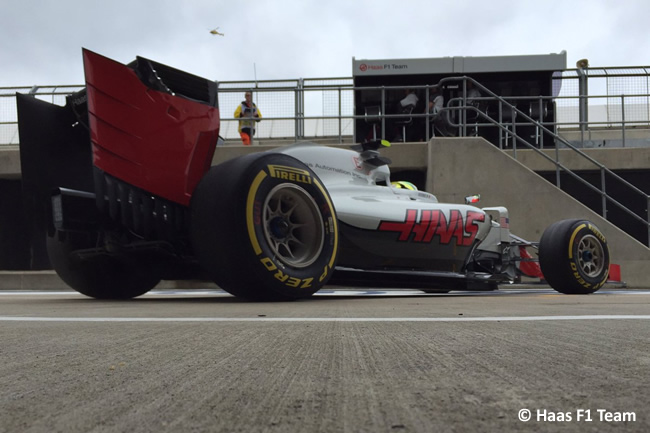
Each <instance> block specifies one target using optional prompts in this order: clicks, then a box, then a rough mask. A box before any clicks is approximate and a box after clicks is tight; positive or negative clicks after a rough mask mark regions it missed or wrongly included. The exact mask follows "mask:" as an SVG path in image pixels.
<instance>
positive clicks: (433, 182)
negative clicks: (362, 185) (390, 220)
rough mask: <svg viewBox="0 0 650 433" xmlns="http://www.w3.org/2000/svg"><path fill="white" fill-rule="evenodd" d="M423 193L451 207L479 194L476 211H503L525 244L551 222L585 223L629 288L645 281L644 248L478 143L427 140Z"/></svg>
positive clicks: (648, 257)
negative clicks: (594, 229)
mask: <svg viewBox="0 0 650 433" xmlns="http://www.w3.org/2000/svg"><path fill="white" fill-rule="evenodd" d="M646 167H647V166H646ZM427 190H429V191H431V192H433V193H434V194H435V195H436V196H437V197H438V199H439V200H440V201H444V202H452V203H462V202H463V200H464V197H465V196H467V195H472V194H481V202H480V206H481V207H489V206H505V207H507V208H508V210H509V212H510V229H511V231H512V233H514V234H516V235H518V236H521V237H523V238H524V239H527V240H530V241H538V240H539V239H540V238H541V236H542V233H543V231H544V229H545V228H546V227H548V226H549V225H550V224H552V223H553V222H555V221H558V220H562V219H567V218H584V219H588V220H590V221H592V222H594V223H595V224H596V225H597V226H598V228H599V229H600V230H601V231H602V232H603V234H604V235H605V236H606V237H607V239H608V243H609V248H610V253H611V260H612V263H616V264H619V265H621V274H622V279H623V280H624V281H625V282H627V283H628V285H629V286H630V287H635V286H636V287H641V286H643V287H646V286H647V285H648V283H649V282H650V278H649V277H648V275H649V274H648V265H649V264H650V249H648V248H647V247H646V246H645V245H643V244H641V243H640V242H638V241H637V240H635V239H634V238H632V237H631V236H629V235H628V234H626V233H625V232H623V231H622V230H620V229H619V228H618V227H616V226H614V225H612V224H610V223H609V222H608V221H606V220H605V219H603V218H602V217H601V216H600V215H598V214H597V213H595V212H593V211H591V210H590V209H588V208H587V207H585V206H584V205H582V204H581V203H580V202H578V201H577V200H576V199H574V198H573V197H571V196H569V195H568V194H566V193H564V192H563V191H561V190H559V189H557V188H556V187H555V186H554V185H552V184H551V183H549V182H547V181H546V180H544V179H543V178H541V177H540V176H538V175H537V174H536V173H535V172H534V171H532V170H531V169H530V168H528V167H526V166H525V165H524V164H522V163H521V162H520V161H517V160H514V159H513V158H512V157H510V156H509V155H508V154H506V153H504V152H502V151H500V150H499V149H497V148H496V147H494V146H493V145H491V144H490V143H488V142H487V141H485V140H483V139H482V138H456V139H433V140H431V142H430V143H429V172H428V175H427Z"/></svg>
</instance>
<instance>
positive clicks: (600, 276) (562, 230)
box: [539, 219, 609, 294]
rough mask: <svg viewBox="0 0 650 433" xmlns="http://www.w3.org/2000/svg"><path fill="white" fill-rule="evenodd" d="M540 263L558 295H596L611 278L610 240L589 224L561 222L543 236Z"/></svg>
mask: <svg viewBox="0 0 650 433" xmlns="http://www.w3.org/2000/svg"><path fill="white" fill-rule="evenodd" d="M539 264H540V267H541V269H542V274H544V278H545V279H546V281H547V282H548V283H549V284H550V286H551V287H553V288H554V289H555V290H557V291H558V292H560V293H566V294H589V293H594V292H596V291H597V290H598V289H600V288H601V287H602V286H603V285H604V284H605V283H606V282H607V277H608V276H609V248H608V246H607V239H606V238H605V236H604V235H603V234H602V232H601V231H600V230H599V229H598V227H596V226H595V225H594V224H593V223H591V222H589V221H586V220H579V219H570V220H563V221H558V222H556V223H554V224H552V225H550V226H549V227H548V228H547V229H546V230H545V231H544V234H543V235H542V238H541V240H540V243H539Z"/></svg>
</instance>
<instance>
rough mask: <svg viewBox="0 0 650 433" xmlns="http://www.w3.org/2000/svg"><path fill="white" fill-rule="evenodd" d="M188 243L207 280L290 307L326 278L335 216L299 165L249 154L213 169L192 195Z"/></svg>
mask: <svg viewBox="0 0 650 433" xmlns="http://www.w3.org/2000/svg"><path fill="white" fill-rule="evenodd" d="M191 212H192V214H191V223H190V240H191V243H192V248H193V249H194V253H195V255H196V258H197V259H198V261H199V263H200V264H201V266H202V268H203V269H204V270H205V271H206V272H207V273H208V276H209V277H210V278H211V279H212V280H214V282H215V283H216V284H217V285H219V286H220V287H221V288H222V289H224V290H226V291H227V292H229V293H231V294H233V295H235V296H239V297H242V298H247V299H252V300H265V301H280V300H295V299H300V298H305V297H308V296H311V295H312V294H313V293H315V292H316V291H318V290H319V289H320V288H321V287H323V285H325V283H327V281H328V280H329V278H330V276H331V275H332V273H333V271H334V265H335V262H336V254H337V249H338V229H337V221H336V213H335V211H334V206H333V205H332V201H331V198H330V197H329V194H328V193H327V190H326V189H325V187H324V186H323V184H322V183H321V181H320V180H319V179H318V177H317V176H316V174H315V173H313V172H312V171H311V170H310V169H309V168H308V167H307V166H306V165H304V164H303V163H302V162H300V161H299V160H297V159H295V158H293V157H291V156H288V155H284V154H281V153H256V154H251V155H247V156H243V157H240V158H236V159H233V160H230V161H227V162H225V163H223V164H220V165H218V166H216V167H213V168H212V169H210V171H208V173H206V175H205V176H204V177H203V179H202V180H201V182H200V183H199V185H198V186H197V188H196V190H195V191H194V193H193V195H192V202H191Z"/></svg>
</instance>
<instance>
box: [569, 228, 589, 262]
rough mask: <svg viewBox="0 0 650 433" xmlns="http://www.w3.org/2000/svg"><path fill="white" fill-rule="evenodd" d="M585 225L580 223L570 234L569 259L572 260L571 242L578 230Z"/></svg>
mask: <svg viewBox="0 0 650 433" xmlns="http://www.w3.org/2000/svg"><path fill="white" fill-rule="evenodd" d="M585 227H587V224H580V225H579V226H578V227H576V229H575V230H574V231H573V233H572V234H571V239H570V240H569V259H571V260H573V242H574V241H575V239H576V236H577V235H578V232H579V231H580V230H582V229H583V228H585Z"/></svg>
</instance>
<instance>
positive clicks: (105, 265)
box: [47, 232, 160, 299]
mask: <svg viewBox="0 0 650 433" xmlns="http://www.w3.org/2000/svg"><path fill="white" fill-rule="evenodd" d="M94 246H95V236H93V235H91V234H89V233H73V232H56V233H55V234H54V236H48V238H47V252H48V255H49V257H50V263H51V264H52V266H53V267H54V270H55V271H56V273H57V274H58V275H59V277H60V278H61V279H62V280H63V281H64V282H65V283H66V284H67V285H68V286H70V287H72V288H73V289H74V290H76V291H77V292H79V293H81V294H84V295H86V296H90V297H91V298H97V299H130V298H135V297H136V296H140V295H143V294H145V293H147V292H148V291H149V290H151V289H153V288H154V287H155V286H156V285H157V284H158V283H159V282H160V277H159V276H158V274H157V273H156V272H155V271H154V270H153V269H152V267H150V266H147V265H146V264H145V263H141V262H140V261H138V260H135V259H130V258H126V257H124V258H120V257H115V256H109V255H100V256H95V257H91V258H88V259H81V258H79V257H78V256H76V255H75V254H74V251H75V250H81V249H86V248H92V247H94Z"/></svg>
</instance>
